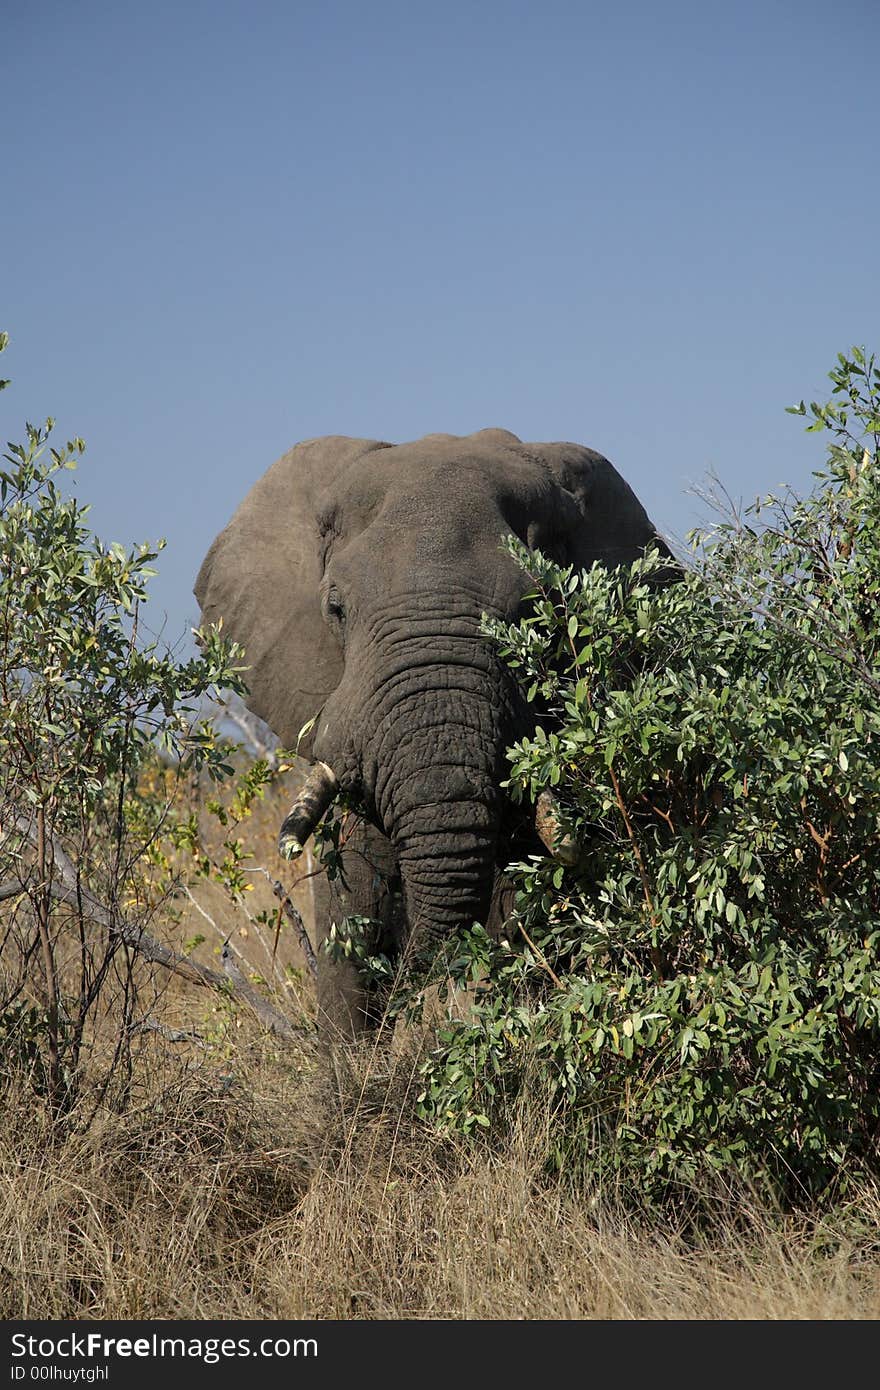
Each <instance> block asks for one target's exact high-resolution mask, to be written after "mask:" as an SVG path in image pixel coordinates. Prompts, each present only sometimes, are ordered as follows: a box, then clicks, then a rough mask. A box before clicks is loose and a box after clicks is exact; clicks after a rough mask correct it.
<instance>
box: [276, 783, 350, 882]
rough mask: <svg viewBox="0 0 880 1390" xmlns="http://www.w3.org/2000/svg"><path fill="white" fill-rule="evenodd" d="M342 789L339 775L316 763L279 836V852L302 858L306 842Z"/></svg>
mask: <svg viewBox="0 0 880 1390" xmlns="http://www.w3.org/2000/svg"><path fill="white" fill-rule="evenodd" d="M338 790H339V783H338V782H337V780H336V774H335V773H334V771H333V769H332V768H331V767H328V766H327V764H326V763H315V766H314V767H313V768H312V770H311V772H310V773H309V775H308V777H307V778H306V780H305V782H304V783H303V786H302V790H301V791H300V794H299V796H298V797H297V798H296V801H295V802H294V803H293V805H292V806H291V808H290V810H289V811H288V813H287V815H286V816H285V817H284V821H283V823H282V826H281V830H280V831H279V834H278V853H279V854H280V855H281V856H282V858H283V859H298V858H299V856H300V855H301V854H302V852H303V850H304V849H305V845H306V841H307V840H308V838H309V836H310V835H311V833H312V831H313V830H314V828H315V826H316V825H317V824H318V821H319V820H320V819H321V817H322V816H323V814H324V812H325V811H326V810H327V807H328V806H329V805H330V803H331V801H332V800H333V798H334V796H335V795H336V793H337V792H338Z"/></svg>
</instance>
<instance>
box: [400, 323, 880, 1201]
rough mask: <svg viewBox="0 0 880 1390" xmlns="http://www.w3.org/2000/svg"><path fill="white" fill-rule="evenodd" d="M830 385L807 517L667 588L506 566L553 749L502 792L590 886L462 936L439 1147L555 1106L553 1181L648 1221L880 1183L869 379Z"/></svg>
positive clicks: (532, 876)
mask: <svg viewBox="0 0 880 1390" xmlns="http://www.w3.org/2000/svg"><path fill="white" fill-rule="evenodd" d="M831 376H832V381H833V382H834V392H833V395H832V400H831V402H830V403H829V404H828V405H827V406H820V405H818V404H814V405H812V406H811V407H809V413H810V415H811V416H812V424H811V425H810V428H811V429H814V430H815V429H828V430H830V431H831V435H832V443H831V446H830V448H829V450H828V457H827V463H826V466H825V468H824V470H823V471H821V472H819V473H817V474H816V475H815V476H816V484H815V486H814V488H813V491H812V492H811V493H810V495H809V496H808V497H806V498H797V497H795V496H793V495H787V496H783V497H777V498H767V499H766V500H764V501H763V502H762V503H760V504H757V505H756V506H755V507H754V508H752V509H750V510H749V511H748V512H746V513H745V515H744V516H739V515H736V514H733V515H731V514H728V515H726V516H723V517H722V518H721V520H720V521H719V522H718V524H717V525H715V526H714V527H713V528H712V529H711V530H709V531H704V532H703V533H701V534H699V535H695V536H694V537H692V538H691V541H692V550H691V554H690V556H689V558H688V561H687V562H686V563H685V567H684V570H683V573H682V576H681V580H680V582H677V583H673V584H671V585H669V586H666V587H664V586H662V585H660V584H658V583H657V577H658V574H659V571H660V567H661V565H662V562H661V561H660V560H659V558H658V557H657V556H656V555H655V556H651V557H648V558H646V559H645V560H644V561H643V562H640V563H638V564H636V565H633V566H632V568H631V569H628V570H627V569H621V570H617V571H614V572H611V573H609V572H607V571H605V570H603V569H601V568H598V567H596V568H593V569H591V570H589V571H587V572H581V573H575V572H572V570H570V569H561V568H559V567H558V566H556V565H554V564H552V563H551V562H550V561H548V560H546V559H544V558H543V557H541V556H540V555H538V554H534V553H529V552H527V551H526V550H525V549H524V548H523V547H522V546H521V545H520V544H519V543H518V542H513V541H512V542H511V549H512V551H513V553H514V554H515V555H516V556H517V558H518V559H519V560H520V561H521V563H522V564H523V565H524V566H525V567H526V569H527V570H528V571H529V573H530V574H531V575H532V577H533V579H534V587H535V596H534V602H533V607H532V611H531V613H530V615H529V616H527V617H526V618H524V619H523V620H522V621H521V622H519V623H518V624H516V625H513V626H509V627H508V626H504V625H499V624H490V625H489V628H488V630H489V632H490V634H491V636H492V637H493V638H494V640H495V641H497V642H498V643H499V644H500V647H501V650H502V652H503V654H504V656H505V658H506V660H507V662H508V663H509V665H510V666H511V668H512V669H513V671H514V672H515V673H516V676H517V678H518V680H519V681H520V682H522V685H523V688H524V689H525V690H526V692H527V694H528V697H529V699H531V700H533V701H536V702H538V703H539V708H540V710H541V722H540V723H539V725H538V727H537V729H536V731H535V733H534V736H533V737H531V738H528V739H526V740H524V741H523V742H521V743H519V744H518V745H517V746H516V747H515V748H513V749H512V750H511V755H510V756H511V771H510V782H509V786H510V792H511V794H512V796H513V797H514V798H515V799H517V800H523V801H528V800H529V799H530V798H535V797H537V795H538V794H539V793H540V792H542V791H543V790H545V789H547V788H552V789H553V794H554V795H555V798H556V802H557V815H558V817H559V820H560V823H561V827H562V829H563V830H566V831H568V832H570V834H571V835H572V836H573V837H574V839H575V840H576V842H577V845H578V847H579V858H578V862H577V863H576V865H574V866H573V867H565V866H564V865H563V864H560V863H558V862H556V861H555V860H554V859H552V858H541V857H533V858H531V859H529V860H528V861H527V862H525V863H521V864H519V865H517V866H516V867H515V870H514V872H515V875H516V880H517V885H518V897H517V907H516V913H515V917H514V920H513V921H512V922H511V924H510V939H509V941H502V942H493V941H490V940H489V939H488V937H487V936H486V934H485V932H483V931H482V929H481V928H479V927H475V928H474V929H473V930H472V931H471V932H469V933H466V934H465V935H464V938H463V941H462V943H461V945H462V949H461V951H460V953H459V955H458V958H457V960H456V961H454V962H453V964H452V970H453V973H454V974H457V975H458V976H459V977H460V978H462V979H466V980H470V981H471V982H472V984H474V986H475V1003H474V1008H473V1011H472V1014H471V1016H470V1017H469V1018H468V1020H467V1021H466V1022H460V1023H450V1024H449V1025H448V1026H447V1027H446V1028H445V1030H444V1032H443V1034H442V1036H441V1039H440V1044H439V1046H438V1048H437V1051H436V1052H435V1054H434V1055H433V1056H432V1057H431V1059H430V1060H429V1061H428V1063H427V1064H426V1066H425V1068H424V1090H423V1093H422V1096H421V1098H420V1105H421V1108H422V1111H423V1113H424V1114H425V1115H427V1116H429V1117H431V1118H432V1119H433V1120H434V1121H435V1122H438V1123H440V1124H443V1125H447V1126H451V1127H453V1128H456V1129H459V1130H464V1131H468V1130H471V1129H472V1128H473V1127H474V1126H475V1125H479V1126H481V1127H487V1126H492V1125H499V1124H502V1123H503V1122H504V1117H505V1115H506V1114H509V1113H510V1105H511V1102H512V1101H514V1100H515V1098H516V1097H517V1096H519V1095H520V1094H522V1092H523V1091H524V1089H525V1088H527V1087H528V1088H530V1089H532V1088H534V1087H536V1086H537V1087H541V1088H544V1089H546V1090H548V1091H549V1092H551V1093H552V1095H553V1096H554V1097H555V1101H556V1109H557V1121H556V1126H555V1141H554V1142H555V1152H554V1154H553V1155H552V1157H553V1159H554V1160H555V1161H556V1162H557V1163H560V1164H575V1165H579V1166H583V1167H586V1168H588V1169H590V1170H592V1171H594V1172H595V1173H597V1174H604V1175H605V1176H612V1175H613V1177H614V1178H615V1180H616V1181H618V1182H622V1183H623V1184H624V1185H627V1184H629V1185H631V1186H632V1187H634V1188H638V1189H639V1191H640V1192H641V1193H643V1194H647V1196H648V1197H649V1198H651V1199H654V1200H668V1199H670V1198H671V1197H674V1196H675V1194H677V1193H681V1192H682V1191H690V1190H692V1189H693V1187H694V1185H695V1184H699V1183H700V1182H701V1181H702V1179H703V1178H705V1177H706V1176H708V1175H711V1174H713V1173H714V1174H718V1173H719V1172H721V1173H723V1174H725V1175H726V1176H727V1177H730V1176H733V1175H734V1174H736V1175H739V1176H740V1177H741V1178H743V1179H745V1180H747V1181H750V1182H757V1183H759V1184H763V1185H767V1184H769V1185H770V1186H771V1188H772V1190H773V1191H774V1192H775V1193H776V1194H778V1195H780V1196H781V1197H783V1198H784V1199H788V1200H795V1199H800V1198H803V1197H806V1196H810V1197H814V1198H815V1197H824V1198H826V1199H830V1198H831V1197H832V1196H835V1195H839V1194H840V1193H841V1192H842V1191H843V1190H844V1189H845V1186H846V1183H847V1181H848V1180H849V1179H851V1178H852V1177H853V1176H854V1175H856V1174H859V1173H862V1172H864V1171H865V1170H868V1169H870V1168H871V1167H872V1166H874V1167H876V1161H877V1134H878V1126H880V1085H878V1081H880V1076H878V1059H880V1052H878V1043H880V1026H878V1023H880V1019H878V1010H880V957H878V943H880V834H878V832H880V701H878V692H880V621H878V591H880V449H878V443H880V369H878V368H877V367H876V365H875V362H874V359H873V358H870V359H866V357H865V354H864V353H863V352H861V351H859V350H858V349H853V351H852V353H851V355H850V356H849V357H844V356H840V358H839V363H838V366H837V367H836V368H835V370H834V372H832V374H831ZM795 412H796V413H798V414H807V413H808V412H807V408H806V407H805V406H804V405H803V403H801V405H800V406H798V407H795Z"/></svg>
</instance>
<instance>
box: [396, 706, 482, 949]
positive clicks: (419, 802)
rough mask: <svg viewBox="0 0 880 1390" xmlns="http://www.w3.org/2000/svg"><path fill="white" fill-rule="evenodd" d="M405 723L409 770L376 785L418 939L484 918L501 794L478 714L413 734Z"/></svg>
mask: <svg viewBox="0 0 880 1390" xmlns="http://www.w3.org/2000/svg"><path fill="white" fill-rule="evenodd" d="M410 718H411V712H410ZM475 724H476V726H477V727H475ZM409 728H410V732H409V742H408V746H407V750H406V757H405V764H406V771H405V772H404V773H403V774H395V773H392V775H391V776H390V777H389V778H388V779H387V781H386V782H385V783H384V785H383V786H382V787H381V788H380V791H381V796H380V801H381V804H382V807H383V821H384V823H385V826H386V830H387V831H388V833H389V834H390V836H391V839H392V840H393V842H394V844H395V847H396V849H397V855H398V861H399V864H400V872H401V878H402V880H403V887H404V895H405V899H406V914H407V919H408V922H409V927H410V933H411V937H412V939H413V941H414V942H415V943H416V944H417V945H418V944H427V943H428V942H430V941H432V940H437V939H440V938H441V937H443V936H446V935H448V934H449V933H450V932H451V931H453V930H455V929H456V928H457V927H460V926H465V925H470V923H471V922H473V921H475V920H478V921H482V922H485V920H486V916H487V913H488V908H489V902H490V899H491V895H492V888H493V884H494V879H495V871H496V853H497V841H498V817H499V811H500V806H499V800H500V793H499V791H498V786H497V769H496V768H495V761H496V756H497V749H496V748H495V746H494V740H492V739H489V740H486V738H485V734H481V732H480V730H479V721H478V720H473V719H470V720H464V719H463V716H461V715H460V717H459V719H458V720H456V721H455V722H450V721H449V720H448V719H447V720H446V722H444V724H443V726H442V728H433V729H432V728H425V727H422V728H421V729H420V730H419V732H418V734H416V735H415V736H414V735H413V734H412V729H411V725H410V726H409ZM447 750H448V751H447Z"/></svg>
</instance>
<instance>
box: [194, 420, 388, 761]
mask: <svg viewBox="0 0 880 1390" xmlns="http://www.w3.org/2000/svg"><path fill="white" fill-rule="evenodd" d="M387 447H388V446H387V445H385V444H381V443H379V442H378V441H376V440H372V439H348V438H344V437H341V436H329V437H327V438H323V439H310V440H307V441H306V442H305V443H303V444H297V445H296V446H295V447H294V448H293V449H291V450H290V452H289V453H287V454H285V455H284V456H283V457H282V458H280V459H279V460H278V462H277V463H275V464H273V465H272V467H271V468H270V469H269V470H268V472H267V473H264V475H263V477H262V478H260V480H259V482H257V483H255V484H254V486H253V487H252V488H251V490H250V492H249V493H248V494H247V496H246V497H245V499H244V501H243V502H242V503H241V505H240V506H239V508H238V510H237V511H236V512H235V515H234V516H233V518H232V520H231V521H230V522H229V525H228V526H227V527H226V528H225V530H223V531H221V533H220V535H219V536H218V537H217V539H216V540H215V541H214V544H213V545H212V546H211V549H210V550H209V551H208V554H207V555H206V556H205V560H204V562H203V564H202V567H201V569H200V570H199V574H198V578H197V579H196V582H195V590H194V591H195V595H196V598H197V599H198V601H199V606H200V607H201V610H202V619H203V622H204V623H205V624H212V623H216V622H218V620H219V619H221V618H222V619H223V631H224V633H225V635H226V636H228V637H231V638H232V639H233V640H234V641H236V642H240V643H241V645H242V646H243V647H244V649H245V662H246V663H247V665H248V666H249V667H250V669H249V670H248V671H247V672H246V674H245V680H246V681H247V683H248V686H249V688H250V695H249V697H248V699H247V705H248V708H249V709H251V710H253V712H254V714H257V715H259V717H260V718H261V719H265V721H266V723H267V724H268V725H269V727H270V729H271V730H272V731H273V733H274V734H275V735H276V737H277V738H279V739H280V740H281V743H282V744H283V745H284V746H285V747H288V748H291V747H295V745H296V741H297V736H298V735H299V733H300V731H301V730H302V728H303V726H304V725H305V724H307V723H308V722H309V720H311V719H312V718H313V717H314V715H316V714H317V713H318V711H319V710H320V708H321V706H322V705H323V704H324V701H325V700H326V699H327V696H328V695H329V694H330V692H331V691H332V690H334V689H335V687H336V686H337V685H338V683H339V680H340V677H341V676H342V652H341V650H340V647H339V645H338V643H337V642H336V641H335V640H334V638H333V636H332V635H331V633H330V631H329V630H328V628H327V626H326V624H325V623H324V621H323V619H322V617H321V609H320V603H319V596H318V585H319V583H320V580H321V557H320V550H319V537H318V529H317V525H316V522H315V501H316V498H317V497H318V495H319V494H320V493H323V492H324V490H325V489H326V488H328V487H331V488H332V486H333V484H334V481H335V479H336V478H337V477H338V476H339V475H340V474H341V473H342V472H343V471H344V470H345V469H346V468H348V467H349V466H350V465H351V464H352V463H354V461H355V460H356V459H358V458H360V457H361V456H362V455H364V454H367V453H370V452H371V451H372V450H374V449H382V448H387ZM310 748H311V738H310V736H304V738H303V740H302V744H301V751H302V752H304V753H308V752H309V751H310Z"/></svg>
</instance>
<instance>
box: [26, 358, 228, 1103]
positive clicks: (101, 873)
mask: <svg viewBox="0 0 880 1390" xmlns="http://www.w3.org/2000/svg"><path fill="white" fill-rule="evenodd" d="M6 343H7V337H6V335H5V334H0V351H2V350H3V349H4V348H5V347H6ZM7 384H8V383H6V382H2V383H0V388H2V387H3V386H6V385H7ZM52 427H53V422H52V421H51V420H49V421H47V422H46V424H45V425H44V426H40V427H37V426H33V425H28V426H27V427H26V438H25V441H24V442H23V443H21V444H15V443H12V444H9V445H8V446H7V452H6V454H5V456H4V466H3V467H2V468H0V904H2V909H0V1040H2V1041H0V1046H2V1057H3V1060H4V1062H5V1063H7V1064H8V1065H10V1066H11V1065H12V1064H13V1063H14V1062H15V1061H16V1059H17V1061H18V1062H21V1063H24V1064H26V1065H27V1067H28V1070H29V1072H30V1075H31V1078H32V1080H33V1082H34V1085H35V1087H36V1089H37V1090H38V1091H39V1092H41V1093H42V1094H43V1095H45V1097H46V1098H47V1100H48V1103H49V1106H50V1109H51V1112H52V1113H53V1114H55V1115H56V1116H57V1115H58V1114H60V1113H62V1112H63V1111H65V1110H67V1109H69V1107H70V1105H71V1103H72V1099H73V1097H74V1096H75V1094H76V1089H77V1081H78V1073H79V1065H80V1059H81V1052H82V1048H83V1043H84V1039H85V1035H86V1029H87V1025H88V1024H89V1023H93V1022H94V1019H95V1016H96V1014H97V1012H98V1008H99V1004H100V1003H101V1002H102V998H104V996H105V995H106V994H107V992H108V987H109V986H110V985H111V984H112V985H113V986H114V988H113V990H112V991H110V992H111V993H113V994H114V997H115V998H116V999H117V1002H118V1005H119V1008H118V1029H119V1031H118V1033H117V1036H116V1045H115V1046H114V1045H112V1044H111V1046H110V1049H109V1063H108V1065H109V1068H110V1070H111V1071H112V1070H113V1069H114V1068H116V1067H118V1066H119V1064H120V1061H121V1059H122V1058H123V1055H124V1052H125V1040H126V1038H127V1036H128V1033H127V1030H128V1029H129V1028H130V1026H131V1025H132V1023H133V1022H134V992H133V986H132V981H131V973H130V969H129V965H130V955H131V952H130V949H129V948H130V947H131V945H132V944H133V943H134V944H135V945H136V944H137V933H138V931H139V930H140V929H141V926H142V922H143V913H142V903H141V901H140V883H139V876H138V870H139V866H140V864H141V861H142V859H143V856H144V852H145V850H146V848H147V847H148V844H149V842H150V840H151V839H152V838H154V837H155V833H156V830H155V827H148V828H147V830H146V833H145V837H144V838H143V839H139V838H138V836H137V835H136V834H135V835H133V834H132V833H131V832H132V818H131V816H130V815H129V814H128V802H129V799H130V798H131V797H132V796H133V795H134V794H135V792H136V788H137V779H138V775H139V772H140V771H141V769H142V767H143V766H144V761H145V759H150V758H155V756H156V750H157V748H160V749H161V748H164V749H165V750H166V752H167V753H169V754H173V755H174V758H175V759H176V760H178V766H179V767H182V768H186V767H187V766H190V765H197V766H200V765H205V766H207V768H208V770H209V771H210V772H212V773H213V774H214V775H216V776H221V775H224V774H225V773H226V772H231V770H232V769H231V768H229V767H227V766H226V764H224V762H223V755H224V754H223V748H222V747H221V745H220V744H219V742H218V739H217V736H216V732H215V729H214V727H213V725H212V723H211V721H210V720H207V719H203V718H202V717H201V714H200V710H201V705H202V701H203V699H204V697H205V696H207V695H208V694H210V693H211V692H214V691H215V690H216V689H217V687H218V686H231V687H233V688H236V689H240V688H241V685H240V679H239V675H238V668H237V667H235V665H234V664H233V663H234V661H235V660H236V658H237V651H236V649H234V648H233V647H231V646H229V645H227V644H225V643H224V642H223V640H222V639H221V637H220V635H219V634H216V633H210V634H206V635H205V640H204V646H203V649H202V652H201V654H200V655H198V656H196V657H193V658H192V659H190V660H185V661H180V660H178V659H177V658H176V657H175V656H174V655H173V653H170V652H167V651H163V650H160V648H159V646H158V644H157V643H156V642H155V641H150V640H149V639H147V638H145V636H144V630H143V623H142V621H141V620H140V615H141V610H142V607H143V604H144V602H145V600H146V597H147V591H146V585H147V581H148V579H149V577H150V575H151V574H152V573H153V570H152V569H151V562H152V561H153V560H154V559H155V558H156V551H154V550H151V549H150V547H149V546H146V545H142V546H140V547H138V548H137V549H135V550H132V551H128V550H125V549H124V548H123V547H122V546H121V545H118V544H113V545H110V546H105V545H103V544H102V543H101V542H100V540H98V538H97V537H96V536H94V535H93V534H92V532H91V531H90V530H89V528H88V526H87V524H86V514H87V512H88V508H87V507H85V506H83V505H82V504H81V503H79V502H78V501H77V500H76V498H75V497H68V496H65V493H64V491H63V490H62V489H61V487H60V485H59V479H60V477H61V476H63V473H64V471H65V470H69V469H72V468H74V467H75V465H76V460H77V458H78V457H79V455H80V454H81V453H82V451H83V447H84V446H83V444H82V441H81V440H79V439H75V440H72V441H70V442H69V443H68V444H67V445H66V447H64V448H58V449H56V448H54V447H52V445H51V442H50V436H51V431H52ZM95 902H98V903H99V907H98V909H97V910H96V909H95V907H94V904H95ZM96 916H97V917H98V918H99V919H100V920H101V922H102V927H103V929H101V928H99V927H98V926H96V920H95V919H96Z"/></svg>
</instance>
